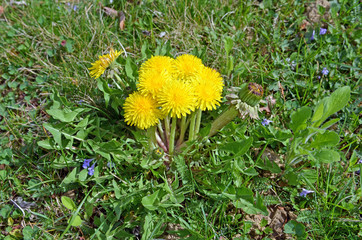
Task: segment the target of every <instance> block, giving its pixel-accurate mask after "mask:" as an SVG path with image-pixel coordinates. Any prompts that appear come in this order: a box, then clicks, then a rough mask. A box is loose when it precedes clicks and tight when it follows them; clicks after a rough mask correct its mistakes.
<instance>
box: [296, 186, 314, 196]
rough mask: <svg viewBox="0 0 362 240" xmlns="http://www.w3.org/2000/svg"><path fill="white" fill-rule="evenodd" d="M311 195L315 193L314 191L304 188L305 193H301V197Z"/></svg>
mask: <svg viewBox="0 0 362 240" xmlns="http://www.w3.org/2000/svg"><path fill="white" fill-rule="evenodd" d="M309 193H314V191H312V190H307V189H305V188H303V191H302V192H301V193H299V196H301V197H306V196H307V194H309Z"/></svg>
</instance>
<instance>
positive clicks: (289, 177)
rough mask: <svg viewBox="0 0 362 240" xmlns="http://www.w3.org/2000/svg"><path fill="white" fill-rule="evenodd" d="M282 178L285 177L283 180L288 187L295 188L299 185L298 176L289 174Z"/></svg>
mask: <svg viewBox="0 0 362 240" xmlns="http://www.w3.org/2000/svg"><path fill="white" fill-rule="evenodd" d="M284 177H285V179H287V180H288V184H289V185H292V186H296V185H298V184H299V182H298V175H296V174H295V173H293V172H290V173H288V174H286V175H285V176H284Z"/></svg>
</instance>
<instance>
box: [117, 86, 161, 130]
mask: <svg viewBox="0 0 362 240" xmlns="http://www.w3.org/2000/svg"><path fill="white" fill-rule="evenodd" d="M123 108H124V118H125V122H126V123H127V124H128V125H131V126H136V127H138V128H140V129H147V128H149V127H151V126H155V125H157V123H158V122H159V118H160V117H162V113H161V110H160V108H159V105H158V104H157V102H156V100H155V99H153V98H152V97H151V96H148V95H143V94H142V93H140V92H134V93H132V94H131V95H129V96H128V98H126V101H125V103H124V105H123Z"/></svg>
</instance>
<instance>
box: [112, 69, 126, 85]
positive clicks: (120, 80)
mask: <svg viewBox="0 0 362 240" xmlns="http://www.w3.org/2000/svg"><path fill="white" fill-rule="evenodd" d="M114 76H115V77H116V78H117V80H118V82H119V83H120V84H121V86H122V87H123V89H125V88H126V85H125V84H124V82H123V80H122V78H121V77H120V76H118V74H117V73H116V72H115V73H114ZM113 81H114V80H113ZM114 82H115V81H114ZM115 83H116V82H115ZM116 84H117V83H116ZM117 85H118V84H117ZM120 89H121V88H120Z"/></svg>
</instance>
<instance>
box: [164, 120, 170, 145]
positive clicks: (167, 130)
mask: <svg viewBox="0 0 362 240" xmlns="http://www.w3.org/2000/svg"><path fill="white" fill-rule="evenodd" d="M164 122H165V133H166V142H165V143H166V144H168V143H169V141H170V116H166V117H165V120H164Z"/></svg>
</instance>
